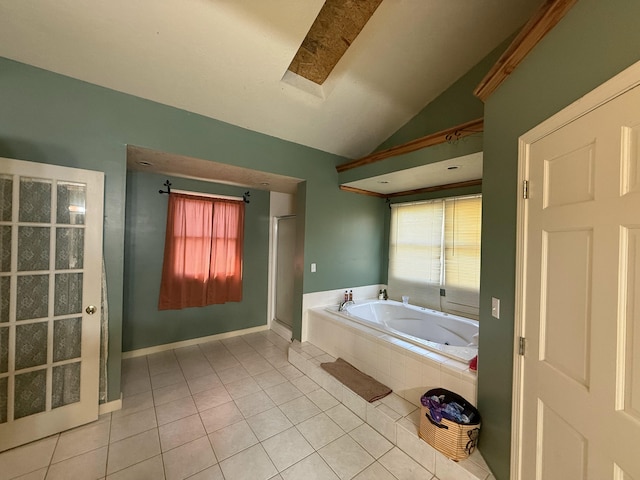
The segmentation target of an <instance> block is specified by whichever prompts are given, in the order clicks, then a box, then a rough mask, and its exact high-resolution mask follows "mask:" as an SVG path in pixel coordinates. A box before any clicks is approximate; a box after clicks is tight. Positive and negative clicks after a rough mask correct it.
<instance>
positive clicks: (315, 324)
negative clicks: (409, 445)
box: [306, 308, 477, 406]
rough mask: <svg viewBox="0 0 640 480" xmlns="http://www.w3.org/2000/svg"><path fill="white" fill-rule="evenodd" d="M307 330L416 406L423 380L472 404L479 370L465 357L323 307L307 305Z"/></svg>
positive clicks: (323, 346)
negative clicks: (461, 358) (442, 352)
mask: <svg viewBox="0 0 640 480" xmlns="http://www.w3.org/2000/svg"><path fill="white" fill-rule="evenodd" d="M307 331H308V336H307V339H306V340H307V341H308V342H309V343H311V344H313V345H316V346H317V347H319V348H321V349H322V350H324V351H325V352H326V353H328V354H329V355H331V356H333V357H341V358H343V359H344V360H346V361H347V362H349V363H351V364H352V365H353V366H355V367H356V368H358V369H359V370H361V371H363V372H364V373H366V374H367V375H371V376H372V377H373V378H375V379H376V380H378V381H379V382H382V383H384V384H385V385H388V386H389V387H390V388H391V389H393V391H394V392H395V393H396V394H398V395H399V396H401V397H402V398H404V399H405V400H408V401H409V402H411V403H413V404H414V405H416V406H419V405H420V397H421V396H422V394H424V392H425V386H432V388H433V387H440V388H446V389H447V390H451V391H452V392H456V393H457V394H458V395H462V396H463V397H464V398H465V399H467V400H468V401H469V402H471V403H472V404H474V405H475V404H476V396H477V395H476V384H477V375H476V373H475V372H472V371H470V370H469V366H468V365H467V364H466V363H462V362H459V361H457V360H454V359H451V358H449V357H445V356H443V355H440V354H438V353H435V352H432V351H430V350H427V349H425V348H423V347H419V346H416V345H414V344H412V343H409V342H407V341H405V340H402V339H400V338H396V337H393V336H391V335H388V334H386V333H383V332H381V331H379V330H375V329H373V328H369V327H367V326H365V325H361V324H359V323H356V322H351V321H349V320H347V319H345V318H343V317H340V316H338V315H334V314H332V313H330V312H328V311H326V310H325V309H324V308H315V309H311V310H309V311H308V315H307Z"/></svg>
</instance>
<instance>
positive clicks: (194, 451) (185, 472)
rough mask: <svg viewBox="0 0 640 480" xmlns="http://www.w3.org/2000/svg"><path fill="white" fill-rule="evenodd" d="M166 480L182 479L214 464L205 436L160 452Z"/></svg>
mask: <svg viewBox="0 0 640 480" xmlns="http://www.w3.org/2000/svg"><path fill="white" fill-rule="evenodd" d="M162 459H163V462H164V472H165V476H166V478H167V480H182V479H183V478H188V477H190V476H191V475H194V474H196V473H198V472H201V471H202V470H205V469H207V468H209V467H211V466H212V465H215V464H216V456H215V455H214V453H213V450H212V448H211V444H210V443H209V439H208V438H207V437H202V438H199V439H198V440H194V441H193V442H189V443H185V444H184V445H181V446H180V447H178V448H174V449H173V450H169V451H168V452H164V453H163V454H162Z"/></svg>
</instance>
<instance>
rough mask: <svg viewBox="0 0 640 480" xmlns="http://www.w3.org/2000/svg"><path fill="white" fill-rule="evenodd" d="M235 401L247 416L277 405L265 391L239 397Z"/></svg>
mask: <svg viewBox="0 0 640 480" xmlns="http://www.w3.org/2000/svg"><path fill="white" fill-rule="evenodd" d="M235 402H236V406H237V407H238V408H239V409H240V411H241V412H242V414H243V415H244V416H245V418H246V417H251V416H253V415H257V414H258V413H262V412H264V411H266V410H270V409H272V408H273V407H275V406H276V405H275V403H273V401H272V400H271V399H270V398H269V397H268V396H267V394H266V393H264V392H263V391H259V392H256V393H252V394H250V395H246V396H244V397H241V398H238V399H237V400H236V401H235Z"/></svg>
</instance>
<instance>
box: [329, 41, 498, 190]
mask: <svg viewBox="0 0 640 480" xmlns="http://www.w3.org/2000/svg"><path fill="white" fill-rule="evenodd" d="M509 41H510V39H509V40H506V41H505V42H503V44H502V45H500V46H498V47H497V48H495V49H494V50H493V51H492V52H491V53H490V54H489V55H487V56H486V57H485V58H484V59H482V60H481V61H480V62H479V63H478V64H477V65H476V66H474V67H473V68H472V69H471V70H469V71H468V72H467V73H465V74H464V75H463V76H462V77H460V78H459V79H458V80H457V81H455V82H454V83H453V84H452V85H451V86H450V87H449V88H447V89H446V90H445V91H444V92H443V93H442V94H440V95H439V96H438V97H437V98H436V99H434V100H433V101H432V102H431V103H429V104H428V105H427V106H426V107H425V108H424V109H422V110H421V111H420V112H419V113H418V114H417V115H416V116H415V117H413V118H412V119H411V120H410V121H409V122H407V123H406V124H405V125H404V126H403V127H402V128H400V129H399V130H398V131H397V132H395V133H394V134H393V135H391V136H390V137H389V138H388V139H387V140H385V141H384V142H383V143H382V144H381V145H379V146H378V148H376V151H379V150H385V149H387V148H391V147H394V146H397V145H401V144H403V143H406V142H409V141H411V140H415V139H416V138H420V137H424V136H425V135H429V134H431V133H435V132H439V131H441V130H444V129H447V128H451V127H453V126H455V125H460V124H461V123H465V122H468V121H470V120H475V119H477V118H482V116H483V115H484V104H483V103H482V102H481V101H480V100H479V99H478V98H476V97H475V96H474V95H473V90H474V89H475V87H476V86H477V85H478V84H479V83H480V81H481V80H482V78H483V77H484V76H485V75H486V73H487V72H488V71H489V69H490V68H491V67H492V66H493V64H494V63H495V62H496V60H497V59H498V58H499V57H500V55H501V54H502V52H503V51H504V49H505V48H506V47H507V46H508V45H509ZM482 144H483V136H482V134H478V135H471V136H469V137H466V138H463V139H461V140H459V141H457V142H452V143H443V144H440V145H436V146H433V147H430V148H424V149H422V150H418V151H415V152H411V153H407V154H405V155H399V156H394V157H391V158H388V159H386V160H382V161H379V162H375V163H372V164H369V165H365V166H362V167H359V168H355V169H352V170H347V171H345V172H342V173H340V176H339V182H340V183H341V184H343V183H347V182H352V181H355V180H360V179H363V178H369V177H373V176H377V175H383V174H385V173H389V172H392V171H397V170H404V169H407V168H412V167H416V166H420V165H426V164H429V163H434V162H439V161H442V160H447V159H450V158H456V157H461V156H463V155H469V154H471V153H476V152H481V151H482V146H483V145H482Z"/></svg>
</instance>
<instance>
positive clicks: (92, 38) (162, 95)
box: [0, 0, 541, 158]
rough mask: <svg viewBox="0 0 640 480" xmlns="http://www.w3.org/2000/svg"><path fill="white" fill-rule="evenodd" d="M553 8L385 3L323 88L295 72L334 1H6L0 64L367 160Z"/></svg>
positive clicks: (0, 13) (468, 0)
mask: <svg viewBox="0 0 640 480" xmlns="http://www.w3.org/2000/svg"><path fill="white" fill-rule="evenodd" d="M540 3H541V2H540V0H383V2H382V4H381V5H380V6H379V7H378V9H377V10H376V11H375V13H374V14H373V16H372V17H371V19H370V20H369V22H368V23H367V24H366V25H365V27H364V29H363V30H362V32H361V33H360V35H359V36H358V37H357V38H356V39H355V41H354V42H353V43H352V45H351V47H350V48H349V49H348V50H347V52H346V54H345V55H344V57H342V59H341V60H340V61H339V63H338V64H337V66H336V68H335V69H334V70H333V72H332V73H331V74H330V75H329V78H328V79H327V81H326V82H325V83H324V84H323V85H322V86H321V87H318V86H315V85H309V84H308V82H307V83H305V82H306V81H304V82H301V83H302V84H301V85H298V86H294V85H292V84H291V82H287V81H283V77H284V76H285V73H286V72H287V67H288V66H289V64H290V63H291V60H292V58H293V57H294V55H295V53H296V51H297V49H298V47H299V46H300V44H301V42H302V40H303V38H304V37H305V35H306V34H307V31H308V30H309V27H310V26H311V24H312V23H313V21H314V19H315V17H316V15H317V14H318V12H319V10H320V8H321V7H322V5H323V0H162V1H158V0H110V1H87V0H0V56H3V57H6V58H10V59H13V60H17V61H20V62H23V63H27V64H30V65H34V66H37V67H41V68H44V69H47V70H50V71H53V72H57V73H60V74H63V75H67V76H70V77H74V78H77V79H80V80H84V81H87V82H90V83H93V84H97V85H101V86H104V87H108V88H111V89H114V90H117V91H121V92H125V93H128V94H132V95H136V96H139V97H142V98H146V99H149V100H153V101H156V102H160V103H162V104H166V105H170V106H174V107H178V108H181V109H184V110H187V111H191V112H195V113H198V114H201V115H205V116H207V117H211V118H215V119H218V120H222V121H225V122H228V123H231V124H234V125H237V126H240V127H244V128H247V129H250V130H254V131H257V132H261V133H265V134H267V135H271V136H274V137H278V138H281V139H285V140H289V141H292V142H295V143H299V144H302V145H307V146H310V147H314V148H317V149H320V150H323V151H327V152H331V153H336V154H338V155H342V156H345V157H348V158H357V157H360V156H363V155H366V154H368V153H370V152H371V151H372V150H373V149H374V148H375V147H376V146H378V145H379V144H380V143H381V142H382V141H384V140H385V139H386V138H388V137H389V136H390V135H391V134H392V133H394V132H395V131H396V130H397V129H398V128H400V127H401V126H402V125H404V124H405V123H406V122H407V121H409V120H410V119H411V118H412V117H413V116H414V115H415V114H416V113H418V112H419V111H420V110H422V109H423V108H424V107H425V106H426V105H427V104H428V103H429V102H430V101H431V100H433V99H434V98H435V97H436V96H437V95H438V94H440V93H441V92H443V91H444V90H445V89H446V88H447V87H449V86H450V85H451V84H452V83H453V82H454V81H455V80H457V79H458V78H459V77H460V76H461V75H463V74H464V73H465V72H466V71H468V70H469V69H470V68H471V67H472V66H474V65H475V64H476V63H477V62H478V61H480V60H481V59H482V58H483V57H484V56H485V55H486V54H487V53H489V52H490V51H491V50H492V49H493V48H495V47H496V46H497V45H498V44H499V43H500V42H502V41H503V40H504V39H505V38H506V37H508V36H509V35H510V34H511V33H512V32H514V31H515V30H516V29H517V28H518V27H519V26H521V25H522V24H524V23H525V22H526V20H527V19H528V18H529V16H530V15H531V14H532V12H533V11H534V10H535V9H536V8H537V6H538V5H539V4H540ZM293 83H295V82H293ZM426 133H429V132H425V134H426Z"/></svg>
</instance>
